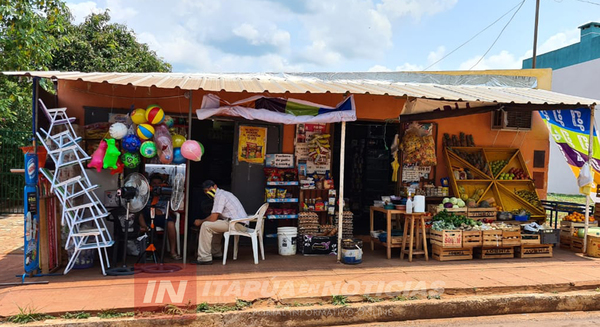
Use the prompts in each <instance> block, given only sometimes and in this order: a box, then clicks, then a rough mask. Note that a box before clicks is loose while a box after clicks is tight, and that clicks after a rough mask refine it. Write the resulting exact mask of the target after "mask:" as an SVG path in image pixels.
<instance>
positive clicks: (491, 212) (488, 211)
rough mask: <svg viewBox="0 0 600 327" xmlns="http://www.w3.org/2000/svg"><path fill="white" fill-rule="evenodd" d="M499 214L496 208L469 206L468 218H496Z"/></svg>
mask: <svg viewBox="0 0 600 327" xmlns="http://www.w3.org/2000/svg"><path fill="white" fill-rule="evenodd" d="M497 214H498V210H496V208H468V209H467V218H471V219H475V220H481V219H489V220H496V215H497Z"/></svg>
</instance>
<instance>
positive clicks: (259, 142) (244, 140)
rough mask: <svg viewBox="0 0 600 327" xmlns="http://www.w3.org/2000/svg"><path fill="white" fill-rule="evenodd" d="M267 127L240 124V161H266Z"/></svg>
mask: <svg viewBox="0 0 600 327" xmlns="http://www.w3.org/2000/svg"><path fill="white" fill-rule="evenodd" d="M266 142H267V128H266V127H257V126H240V139H239V145H238V162H242V161H245V162H250V163H263V162H264V161H265V153H266V149H267V147H266Z"/></svg>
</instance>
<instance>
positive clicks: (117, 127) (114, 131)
mask: <svg viewBox="0 0 600 327" xmlns="http://www.w3.org/2000/svg"><path fill="white" fill-rule="evenodd" d="M108 133H109V134H110V137H112V138H113V139H115V140H120V139H122V138H124V137H125V135H127V126H125V124H123V123H114V124H112V125H110V128H109V129H108Z"/></svg>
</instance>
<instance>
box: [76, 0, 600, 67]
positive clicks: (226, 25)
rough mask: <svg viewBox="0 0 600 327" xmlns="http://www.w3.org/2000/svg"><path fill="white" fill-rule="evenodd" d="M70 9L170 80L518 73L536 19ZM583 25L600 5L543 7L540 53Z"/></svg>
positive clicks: (327, 8)
mask: <svg viewBox="0 0 600 327" xmlns="http://www.w3.org/2000/svg"><path fill="white" fill-rule="evenodd" d="M67 5H68V6H69V8H70V9H71V13H72V14H73V16H74V20H75V22H76V23H80V22H82V21H83V20H84V19H85V17H86V16H87V15H89V14H90V13H93V12H100V11H103V10H104V9H109V10H110V15H111V17H112V19H111V20H112V21H113V22H116V23H122V24H125V25H127V26H128V27H129V28H130V29H132V30H133V31H134V32H135V34H136V36H137V38H138V41H140V42H143V43H147V44H148V45H149V46H150V48H151V49H152V50H154V51H156V52H157V54H158V55H159V56H160V57H162V58H164V60H166V61H167V62H169V63H171V64H172V65H173V71H174V72H183V73H193V72H196V73H226V72H250V73H253V72H257V73H260V72H364V71H422V70H427V71H436V70H485V69H519V68H521V62H522V60H523V59H525V58H529V57H531V56H532V48H533V30H534V19H535V0H524V1H523V0H170V1H164V0H97V1H79V0H72V1H67ZM511 18H512V20H511ZM509 20H511V21H510V22H509ZM590 21H596V22H600V0H589V1H588V0H540V16H539V30H538V54H542V53H545V52H548V51H552V50H555V49H558V48H561V47H564V46H567V45H569V44H573V43H576V42H579V29H578V26H581V25H583V24H585V23H588V22H590ZM492 23H494V24H493V25H492V26H489V25H490V24H492ZM488 26H489V27H488ZM486 28H487V29H486ZM503 29H504V31H503V32H502V30H503ZM501 32H502V34H501ZM498 37H499V38H498ZM496 38H498V39H497V41H496V43H495V44H493V43H494V40H495V39H496ZM470 39H472V40H471V41H469V42H468V43H466V44H464V45H463V46H462V47H461V45H462V44H463V43H465V42H467V41H468V40H470ZM492 45H493V46H492ZM486 52H487V54H486ZM484 54H485V56H484ZM482 56H483V58H482ZM444 57H445V58H444ZM442 58H443V59H442ZM440 59H442V60H441V61H440ZM438 61H439V62H438Z"/></svg>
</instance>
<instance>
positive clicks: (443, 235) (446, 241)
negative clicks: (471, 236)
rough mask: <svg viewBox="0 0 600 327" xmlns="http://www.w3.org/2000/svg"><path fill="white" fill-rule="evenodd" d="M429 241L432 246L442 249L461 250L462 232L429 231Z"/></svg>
mask: <svg viewBox="0 0 600 327" xmlns="http://www.w3.org/2000/svg"><path fill="white" fill-rule="evenodd" d="M429 239H430V241H431V244H432V245H437V246H440V247H443V248H462V247H463V246H462V231H460V230H442V231H440V230H433V229H432V230H431V232H430V233H429Z"/></svg>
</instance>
